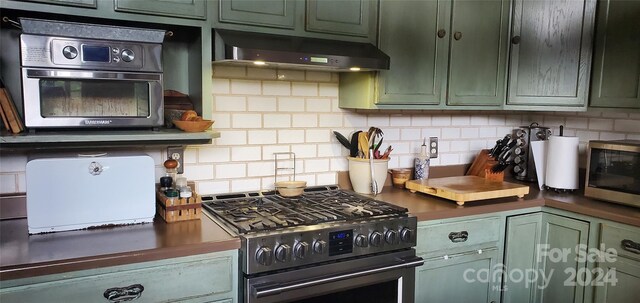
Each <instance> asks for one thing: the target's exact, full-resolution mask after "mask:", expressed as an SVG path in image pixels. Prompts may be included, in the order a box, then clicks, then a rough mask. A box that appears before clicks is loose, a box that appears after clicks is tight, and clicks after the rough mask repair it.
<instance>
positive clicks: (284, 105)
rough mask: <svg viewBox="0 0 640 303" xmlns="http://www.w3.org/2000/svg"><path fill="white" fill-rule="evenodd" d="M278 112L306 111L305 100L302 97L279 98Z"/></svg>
mask: <svg viewBox="0 0 640 303" xmlns="http://www.w3.org/2000/svg"><path fill="white" fill-rule="evenodd" d="M278 110H279V111H281V112H303V111H305V100H304V98H300V97H279V98H278Z"/></svg>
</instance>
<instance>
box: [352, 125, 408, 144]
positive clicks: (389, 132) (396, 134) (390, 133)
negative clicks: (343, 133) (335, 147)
mask: <svg viewBox="0 0 640 303" xmlns="http://www.w3.org/2000/svg"><path fill="white" fill-rule="evenodd" d="M382 131H383V132H384V140H385V141H387V142H392V141H398V140H400V129H399V128H383V129H382ZM347 138H348V139H351V138H349V137H347Z"/></svg>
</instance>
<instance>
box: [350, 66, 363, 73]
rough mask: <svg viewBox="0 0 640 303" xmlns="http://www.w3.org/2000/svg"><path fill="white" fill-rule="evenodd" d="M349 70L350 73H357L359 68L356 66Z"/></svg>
mask: <svg viewBox="0 0 640 303" xmlns="http://www.w3.org/2000/svg"><path fill="white" fill-rule="evenodd" d="M349 70H350V71H352V72H359V71H360V68H359V67H357V66H354V67H351V68H349Z"/></svg>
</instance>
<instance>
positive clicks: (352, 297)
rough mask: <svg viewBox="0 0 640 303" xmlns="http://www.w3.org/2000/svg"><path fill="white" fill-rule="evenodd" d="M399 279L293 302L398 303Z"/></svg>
mask: <svg viewBox="0 0 640 303" xmlns="http://www.w3.org/2000/svg"><path fill="white" fill-rule="evenodd" d="M398 284H399V283H398V281H397V280H393V281H389V282H383V283H377V284H372V285H367V286H361V287H358V288H354V289H348V290H344V291H340V292H335V293H331V294H327V295H322V296H317V297H313V298H308V299H303V300H298V301H293V303H326V302H331V303H371V302H376V303H398Z"/></svg>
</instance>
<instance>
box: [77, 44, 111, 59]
mask: <svg viewBox="0 0 640 303" xmlns="http://www.w3.org/2000/svg"><path fill="white" fill-rule="evenodd" d="M82 61H85V62H109V61H110V57H109V47H108V46H95V45H83V46H82Z"/></svg>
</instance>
